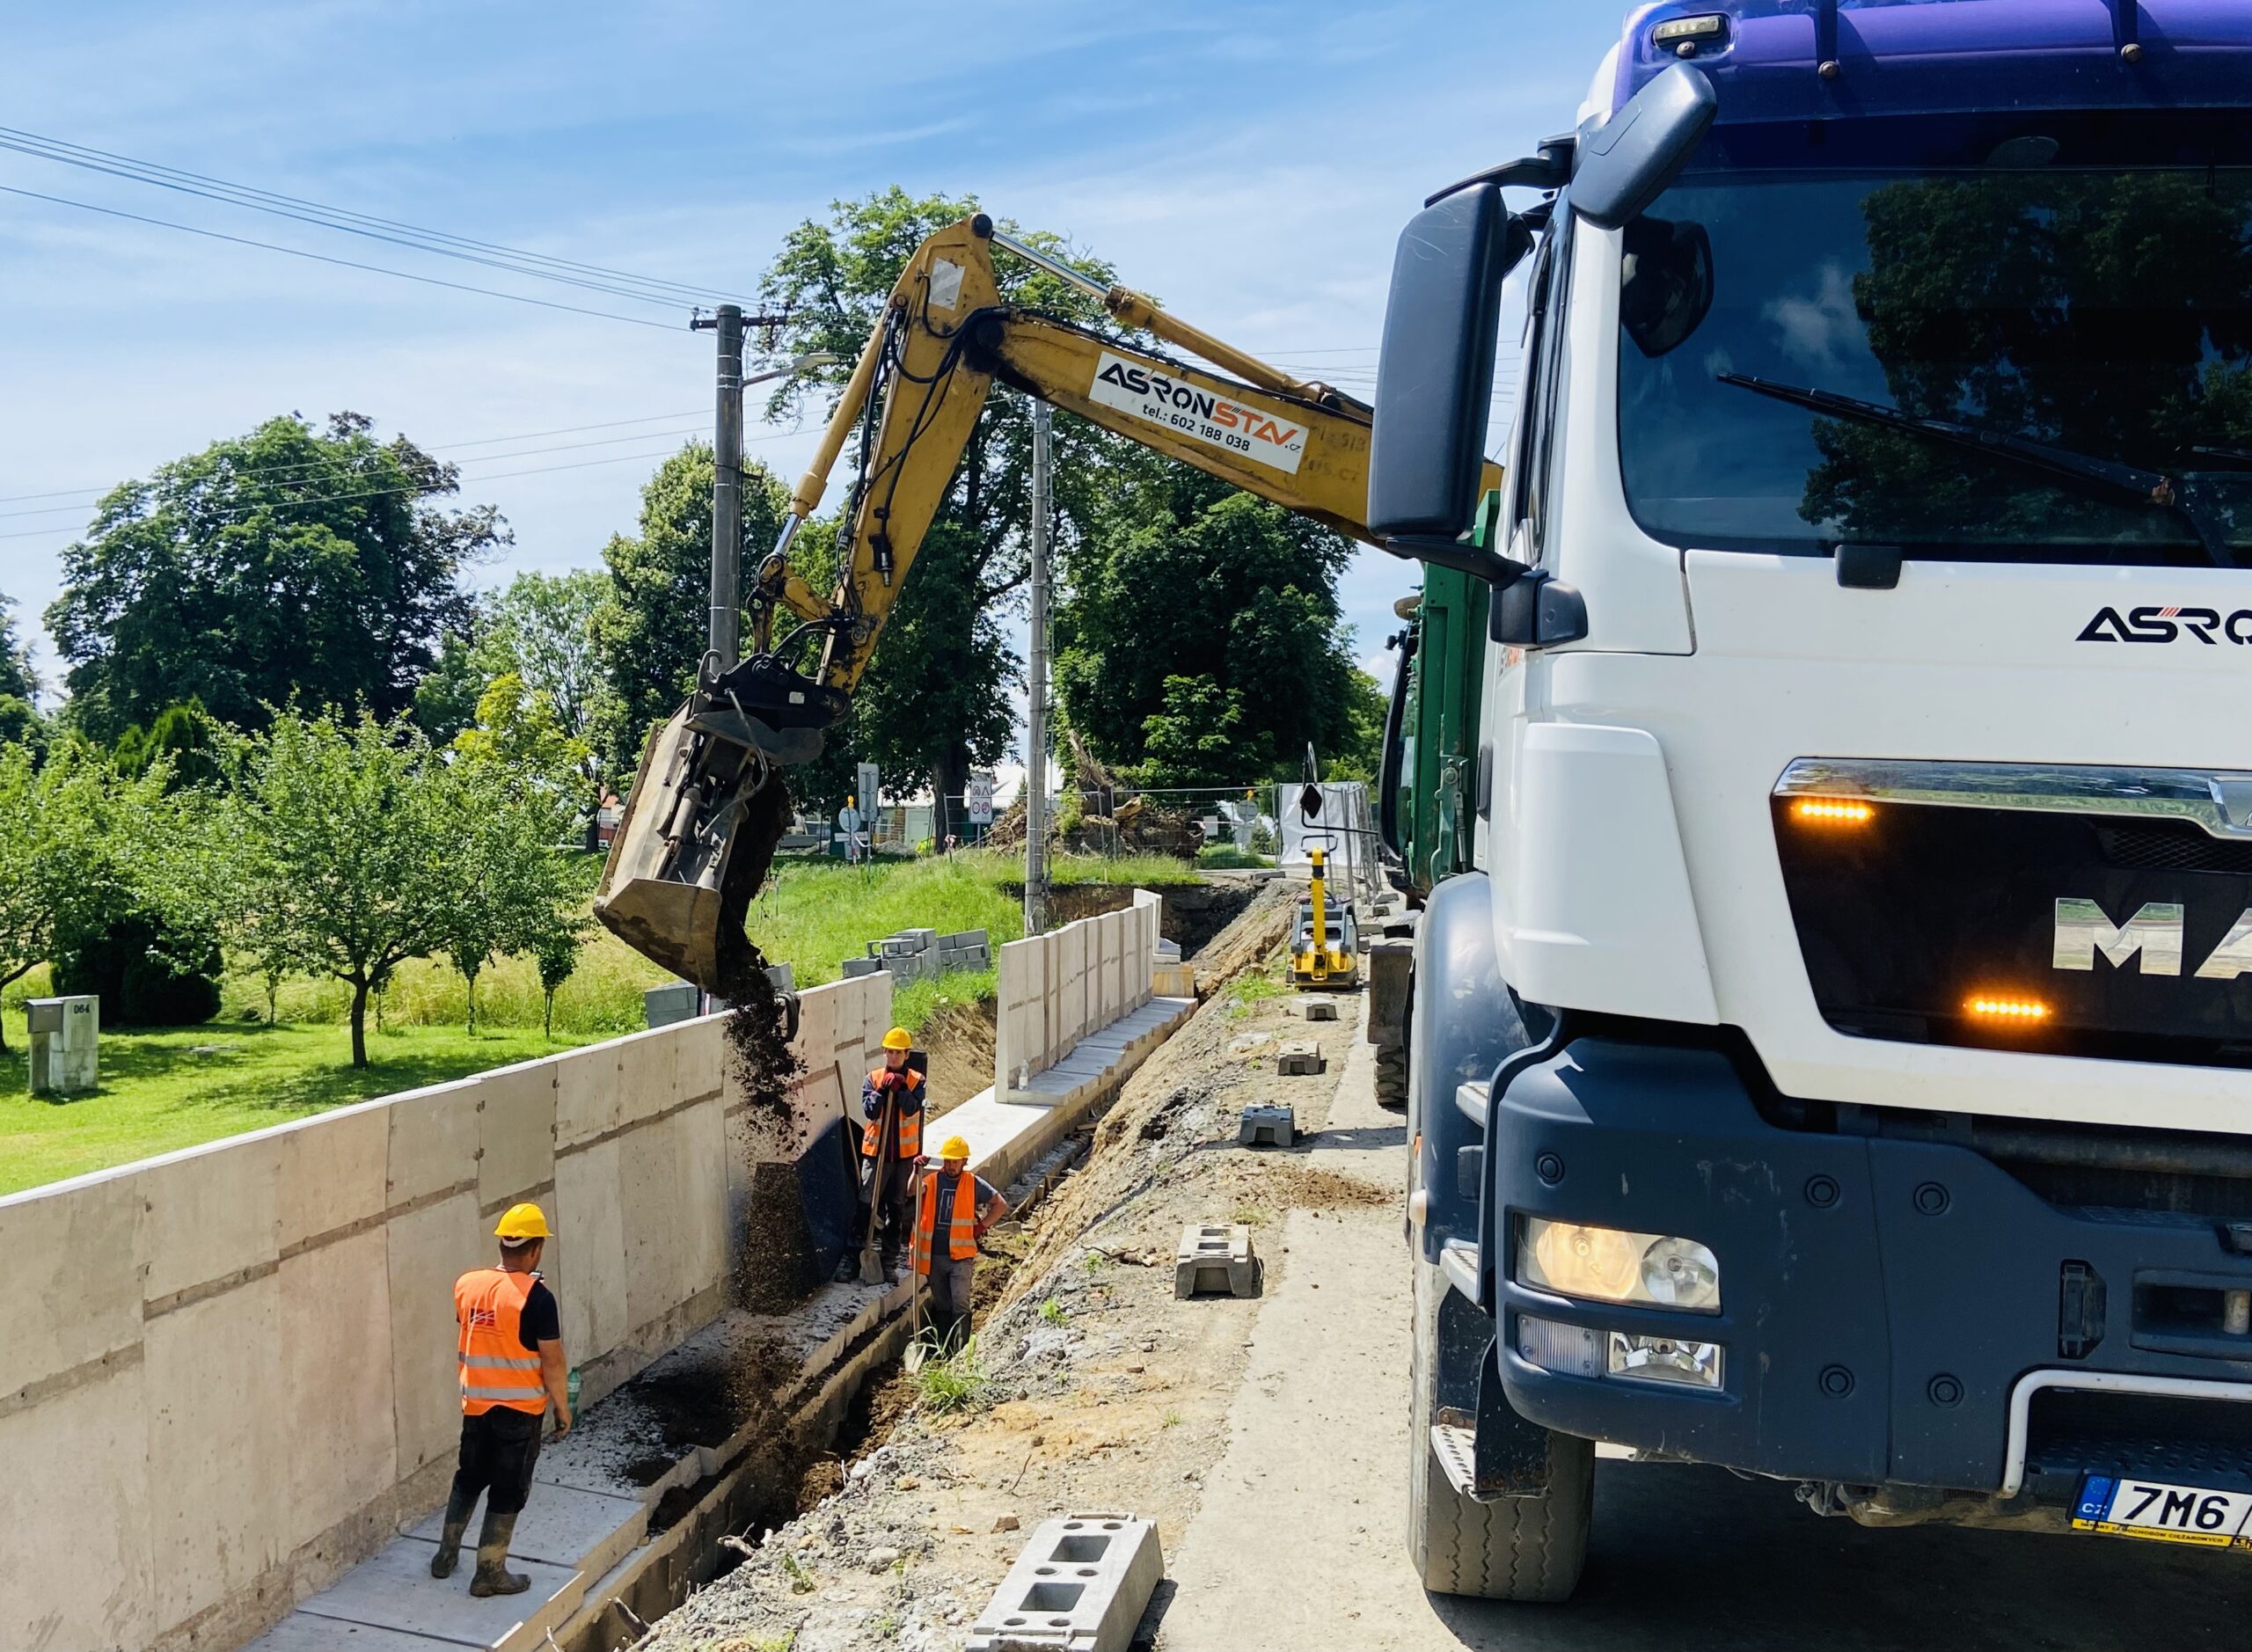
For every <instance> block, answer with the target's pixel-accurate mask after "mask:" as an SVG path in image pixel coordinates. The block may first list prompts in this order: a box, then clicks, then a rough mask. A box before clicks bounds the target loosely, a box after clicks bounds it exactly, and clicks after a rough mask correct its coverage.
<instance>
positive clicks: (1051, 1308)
mask: <svg viewBox="0 0 2252 1652" xmlns="http://www.w3.org/2000/svg"><path fill="white" fill-rule="evenodd" d="M1040 1317H1041V1318H1042V1319H1045V1320H1047V1321H1048V1323H1049V1324H1050V1325H1062V1324H1063V1323H1064V1321H1065V1320H1067V1319H1070V1318H1071V1310H1070V1309H1069V1308H1067V1307H1065V1306H1064V1305H1063V1304H1062V1303H1060V1302H1058V1301H1057V1300H1056V1298H1055V1297H1049V1298H1048V1300H1047V1301H1045V1302H1043V1303H1042V1304H1041V1305H1040Z"/></svg>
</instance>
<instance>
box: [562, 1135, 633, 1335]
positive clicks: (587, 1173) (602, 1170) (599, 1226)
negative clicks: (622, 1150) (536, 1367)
mask: <svg viewBox="0 0 2252 1652" xmlns="http://www.w3.org/2000/svg"><path fill="white" fill-rule="evenodd" d="M555 1209H556V1223H557V1226H556V1246H555V1248H556V1250H557V1252H558V1253H559V1258H558V1260H559V1262H560V1264H561V1266H560V1268H559V1280H558V1283H557V1287H556V1301H557V1304H558V1305H559V1307H560V1308H561V1309H562V1314H563V1346H564V1348H565V1349H566V1350H567V1351H568V1353H569V1354H570V1356H571V1357H572V1359H573V1360H574V1361H578V1362H581V1363H583V1362H585V1361H587V1360H590V1359H596V1358H599V1357H600V1356H603V1355H604V1354H607V1353H609V1352H610V1351H611V1349H615V1348H617V1347H618V1346H619V1345H620V1344H621V1343H623V1342H624V1341H625V1339H626V1337H627V1335H628V1334H631V1332H632V1328H633V1327H632V1324H631V1322H630V1321H629V1320H628V1319H627V1318H626V1313H625V1214H624V1211H623V1209H622V1207H621V1202H620V1200H619V1198H618V1143H616V1142H614V1141H612V1142H604V1143H603V1144H601V1145H600V1146H598V1147H587V1148H581V1149H580V1150H579V1151H577V1152H572V1153H564V1154H562V1155H560V1156H559V1157H558V1158H557V1159H556V1161H555Z"/></svg>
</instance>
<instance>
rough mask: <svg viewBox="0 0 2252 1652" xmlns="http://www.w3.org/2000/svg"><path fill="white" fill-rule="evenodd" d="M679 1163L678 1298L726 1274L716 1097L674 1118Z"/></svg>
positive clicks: (720, 1116)
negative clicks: (681, 1179)
mask: <svg viewBox="0 0 2252 1652" xmlns="http://www.w3.org/2000/svg"><path fill="white" fill-rule="evenodd" d="M676 1129H677V1131H678V1137H679V1151H680V1155H681V1161H682V1169H683V1171H684V1183H683V1196H682V1200H681V1204H680V1215H681V1221H682V1224H683V1225H684V1228H685V1230H686V1232H685V1235H684V1238H685V1243H684V1245H683V1246H682V1248H681V1266H682V1268H683V1277H682V1279H681V1284H682V1285H683V1287H684V1290H683V1299H684V1300H685V1299H686V1298H687V1297H692V1296H694V1295H695V1294H696V1293H697V1292H698V1291H699V1290H709V1289H710V1288H711V1287H712V1286H713V1285H716V1284H718V1283H720V1281H721V1280H722V1279H724V1278H726V1277H727V1275H728V1234H729V1233H730V1232H732V1231H733V1229H732V1227H731V1225H730V1222H729V1216H728V1165H729V1163H730V1160H731V1157H732V1156H731V1155H730V1154H729V1153H728V1120H727V1109H726V1107H724V1106H723V1105H722V1104H721V1102H720V1098H719V1097H717V1096H713V1098H712V1099H711V1100H708V1101H699V1102H698V1103H697V1104H696V1105H695V1106H694V1107H690V1108H688V1109H687V1110H686V1111H685V1112H684V1113H682V1114H681V1115H679V1117H678V1119H677V1120H676Z"/></svg>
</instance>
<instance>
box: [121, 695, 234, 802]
mask: <svg viewBox="0 0 2252 1652" xmlns="http://www.w3.org/2000/svg"><path fill="white" fill-rule="evenodd" d="M223 734H224V731H223V729H221V728H220V727H219V725H218V723H217V722H216V721H215V720H213V719H212V716H211V714H210V713H208V712H207V711H205V710H204V709H203V706H202V703H201V701H198V700H189V701H187V702H186V704H185V705H168V706H166V707H165V709H164V710H163V711H161V712H159V713H157V716H156V718H155V720H153V721H151V722H150V725H149V727H146V728H143V727H140V725H138V724H137V723H136V724H135V725H133V726H131V727H128V728H127V729H126V731H125V732H124V733H123V734H121V735H119V736H118V738H117V745H116V747H115V755H116V760H117V766H118V767H119V768H120V769H121V770H122V771H124V772H126V773H127V774H132V775H142V774H146V773H147V772H148V771H149V769H150V764H155V763H158V762H162V763H164V764H166V765H168V770H169V773H170V778H171V783H172V786H174V787H179V786H213V785H216V784H217V782H218V779H219V756H218V748H219V744H220V742H221V740H222V738H223Z"/></svg>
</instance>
